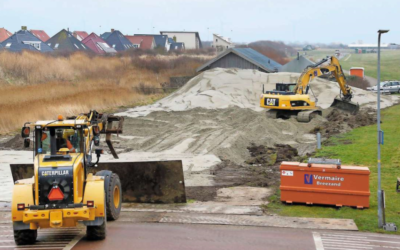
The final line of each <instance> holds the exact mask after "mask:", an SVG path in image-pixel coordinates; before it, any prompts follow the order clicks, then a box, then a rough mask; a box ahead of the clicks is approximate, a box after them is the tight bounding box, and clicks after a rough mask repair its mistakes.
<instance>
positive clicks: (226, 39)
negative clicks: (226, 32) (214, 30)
mask: <svg viewBox="0 0 400 250" xmlns="http://www.w3.org/2000/svg"><path fill="white" fill-rule="evenodd" d="M213 35H214V36H216V37H218V38H219V39H221V40H223V41H224V42H226V43H232V42H231V41H230V40H229V38H225V37H223V36H220V35H218V34H213Z"/></svg>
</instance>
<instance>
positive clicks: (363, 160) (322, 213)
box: [267, 105, 400, 232]
mask: <svg viewBox="0 0 400 250" xmlns="http://www.w3.org/2000/svg"><path fill="white" fill-rule="evenodd" d="M382 121H383V123H382V130H384V131H385V145H383V146H382V189H383V190H385V193H386V221H387V222H394V223H396V224H397V225H400V216H399V213H400V194H398V193H396V190H395V186H396V180H397V176H400V133H399V132H398V127H399V124H400V105H396V106H393V107H390V108H387V109H385V110H383V111H382ZM376 131H377V128H376V125H371V126H366V127H360V128H356V129H354V130H352V131H351V132H349V133H346V134H343V135H340V136H335V137H332V138H330V139H329V140H328V143H326V144H328V145H330V146H324V147H323V148H322V149H321V150H320V151H318V152H317V153H316V157H326V158H340V159H341V160H342V162H343V164H346V165H357V166H367V167H369V169H370V171H371V175H370V191H371V196H370V208H369V209H364V210H358V209H355V208H350V207H342V208H335V207H331V206H317V205H314V206H306V205H285V204H283V203H281V202H280V192H279V190H278V192H277V193H276V195H274V196H272V197H271V198H270V203H269V205H268V209H267V210H268V211H269V212H274V213H277V214H279V215H283V216H297V217H317V218H346V219H354V221H355V222H356V224H357V226H358V228H359V229H360V230H361V231H371V232H383V230H381V229H378V217H377V182H378V180H377V163H376V162H377V132H376ZM348 141H351V142H352V143H346V142H348Z"/></svg>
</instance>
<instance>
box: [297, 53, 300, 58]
mask: <svg viewBox="0 0 400 250" xmlns="http://www.w3.org/2000/svg"><path fill="white" fill-rule="evenodd" d="M297 60H300V52H298V51H297Z"/></svg>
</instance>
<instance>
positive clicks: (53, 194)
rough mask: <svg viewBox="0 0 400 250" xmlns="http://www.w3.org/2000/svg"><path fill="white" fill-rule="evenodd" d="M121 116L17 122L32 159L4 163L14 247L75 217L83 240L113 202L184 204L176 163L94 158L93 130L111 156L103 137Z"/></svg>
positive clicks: (110, 214)
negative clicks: (8, 177)
mask: <svg viewBox="0 0 400 250" xmlns="http://www.w3.org/2000/svg"><path fill="white" fill-rule="evenodd" d="M123 121H124V119H123V117H118V116H113V115H107V114H101V113H98V112H96V111H90V112H89V113H86V114H81V115H78V116H74V117H67V119H64V118H63V117H62V116H58V119H56V120H52V121H37V122H34V123H29V122H28V123H25V124H24V126H23V127H22V131H21V136H22V137H23V138H24V145H25V147H30V144H31V142H33V143H32V144H33V159H34V163H33V164H11V165H10V167H11V173H12V176H13V179H14V182H15V184H14V189H13V196H12V223H13V229H14V240H15V242H16V244H17V245H26V244H33V243H35V241H36V237H37V230H38V229H40V228H63V227H76V226H77V225H78V223H82V224H83V225H85V226H86V234H87V237H86V238H87V239H89V240H100V239H104V238H105V237H106V221H107V220H116V219H118V217H119V215H120V212H121V206H122V204H121V202H150V203H184V202H186V195H185V184H184V179H183V170H182V161H153V162H99V159H100V156H101V154H102V153H103V150H102V149H100V148H96V149H95V147H98V146H99V145H100V135H101V134H105V135H106V143H107V145H108V147H109V149H110V152H111V154H112V155H113V156H114V158H118V154H117V153H116V150H115V149H114V147H113V145H112V140H111V139H112V138H111V136H112V135H113V134H117V135H118V134H121V133H122V127H123V126H122V125H123ZM31 130H33V133H31ZM93 151H94V153H95V155H96V157H97V159H96V161H94V159H93V158H94V157H93V156H92V155H93V154H92V152H93Z"/></svg>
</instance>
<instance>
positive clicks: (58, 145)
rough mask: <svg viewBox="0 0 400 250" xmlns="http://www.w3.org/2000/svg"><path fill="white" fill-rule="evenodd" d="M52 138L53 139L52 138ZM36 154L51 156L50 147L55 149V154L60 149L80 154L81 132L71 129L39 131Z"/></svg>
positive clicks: (51, 128) (53, 128)
mask: <svg viewBox="0 0 400 250" xmlns="http://www.w3.org/2000/svg"><path fill="white" fill-rule="evenodd" d="M52 137H53V138H52ZM37 140H38V148H37V153H38V154H48V155H49V154H51V147H52V146H53V147H54V148H55V152H56V153H57V154H59V153H61V151H60V150H61V149H66V148H68V149H69V150H70V153H81V152H83V148H82V143H81V141H82V130H81V129H74V128H72V127H49V128H45V130H39V131H38V133H37Z"/></svg>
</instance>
